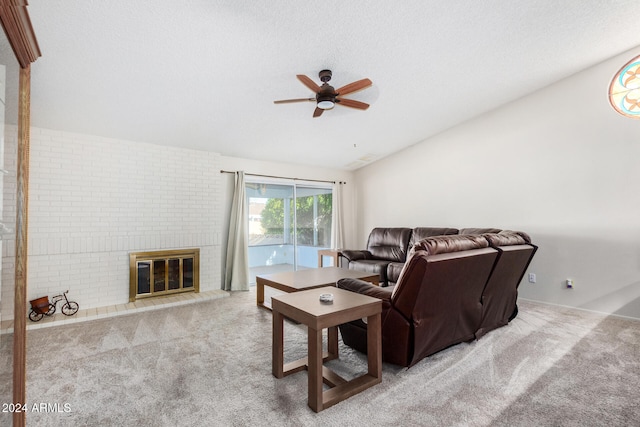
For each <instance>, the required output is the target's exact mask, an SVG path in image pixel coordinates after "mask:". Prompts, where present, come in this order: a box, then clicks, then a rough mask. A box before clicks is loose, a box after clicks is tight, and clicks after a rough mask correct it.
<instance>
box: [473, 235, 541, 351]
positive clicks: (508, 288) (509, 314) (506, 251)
mask: <svg viewBox="0 0 640 427" xmlns="http://www.w3.org/2000/svg"><path fill="white" fill-rule="evenodd" d="M483 236H484V237H485V238H486V239H487V240H488V241H489V245H491V247H493V248H496V249H497V250H498V252H499V254H498V260H497V261H496V265H495V266H494V268H493V271H492V272H491V276H490V277H489V280H488V281H487V285H486V286H485V289H484V291H483V293H482V321H481V322H480V327H479V328H478V331H477V332H476V338H480V337H481V336H483V335H484V334H486V333H487V332H489V331H491V330H493V329H496V328H499V327H501V326H504V325H506V324H507V323H509V322H510V321H511V320H512V319H513V318H514V317H516V315H517V314H518V306H517V304H516V300H517V298H518V285H520V282H521V281H522V277H523V276H524V274H525V272H526V271H527V268H528V267H529V264H530V263H531V260H532V259H533V256H534V255H535V253H536V251H537V250H538V247H537V246H536V245H534V244H532V243H531V238H530V237H529V235H527V234H526V233H523V232H519V231H506V230H505V231H501V232H500V233H498V234H484V235H483Z"/></svg>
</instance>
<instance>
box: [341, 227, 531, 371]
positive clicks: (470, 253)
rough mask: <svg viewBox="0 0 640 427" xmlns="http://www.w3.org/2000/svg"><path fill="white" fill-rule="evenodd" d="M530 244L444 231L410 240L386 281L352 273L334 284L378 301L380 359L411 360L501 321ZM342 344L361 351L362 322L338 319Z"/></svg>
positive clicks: (508, 314) (505, 235)
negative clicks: (396, 271) (396, 272)
mask: <svg viewBox="0 0 640 427" xmlns="http://www.w3.org/2000/svg"><path fill="white" fill-rule="evenodd" d="M536 250H537V247H536V246H535V245H532V244H531V241H530V238H529V236H527V235H526V234H525V233H521V232H512V231H502V232H500V233H490V234H484V235H445V236H438V237H431V238H427V239H426V240H422V241H420V242H417V243H416V244H415V245H414V246H413V247H412V249H411V250H410V254H409V255H408V261H407V262H406V263H405V265H404V268H403V269H402V272H401V274H400V277H399V278H398V282H397V284H396V285H395V286H393V287H386V288H383V287H378V286H373V285H371V284H369V283H367V282H363V281H360V280H353V279H342V280H340V281H338V287H340V288H343V289H348V290H351V291H353V292H359V293H363V294H366V295H370V296H373V297H377V298H380V299H382V300H383V312H382V357H383V360H384V361H385V362H388V363H393V364H396V365H401V366H413V365H414V364H415V363H417V362H419V361H420V360H421V359H422V358H424V357H426V356H429V355H431V354H433V353H436V352H438V351H440V350H442V349H444V348H447V347H449V346H451V345H455V344H458V343H460V342H465V341H471V340H473V339H476V338H479V337H481V336H482V335H484V334H486V333H487V332H488V331H490V330H492V329H495V328H498V327H500V326H504V325H506V324H507V323H508V322H509V321H510V320H511V319H512V318H513V317H515V315H516V313H517V306H516V299H517V287H518V284H519V283H520V280H521V279H522V277H523V275H524V273H525V271H526V269H527V267H528V265H529V263H530V262H531V259H532V258H533V255H534V254H535V252H536ZM340 332H341V335H342V339H343V341H344V343H345V344H346V345H348V346H350V347H353V348H355V349H356V350H359V351H361V352H364V353H366V324H365V323H364V322H363V321H361V320H358V321H354V322H350V323H346V324H343V325H340Z"/></svg>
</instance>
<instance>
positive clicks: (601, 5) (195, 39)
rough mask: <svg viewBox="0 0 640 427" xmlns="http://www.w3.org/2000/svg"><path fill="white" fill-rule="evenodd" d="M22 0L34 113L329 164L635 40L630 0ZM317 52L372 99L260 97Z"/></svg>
mask: <svg viewBox="0 0 640 427" xmlns="http://www.w3.org/2000/svg"><path fill="white" fill-rule="evenodd" d="M29 12H30V14H31V19H32V21H33V25H34V28H35V32H36V35H37V37H38V41H39V44H40V47H41V50H42V52H43V56H42V57H41V58H40V59H38V61H37V62H36V63H35V64H34V66H33V69H32V104H31V106H32V125H34V126H38V127H43V128H49V129H59V130H65V131H71V132H80V133H87V134H92V135H99V136H106V137H113V138H120V139H127V140H133V141H141V142H150V143H156V144H164V145H177V146H183V147H187V148H194V149H199V150H210V151H215V152H219V153H222V154H223V155H226V156H236V157H245V158H254V159H263V160H274V161H284V162H292V163H301V164H309V165H316V166H323V167H332V168H338V169H355V168H358V167H360V166H362V165H364V164H366V163H368V162H371V161H373V160H376V159H379V158H381V157H384V156H386V155H389V154H390V153H392V152H395V151H398V150H400V149H402V148H404V147H407V146H410V145H412V144H415V143H417V142H420V141H422V140H424V139H426V138H428V137H429V136H431V135H434V134H436V133H438V132H441V131H443V130H445V129H447V128H449V127H451V126H454V125H456V124H458V123H461V122H463V121H465V120H468V119H470V118H472V117H474V116H477V115H479V114H482V113H483V112H486V111H489V110H491V109H493V108H495V107H497V106H500V105H502V104H505V103H508V102H510V101H513V100H515V99H518V98H520V97H522V96H524V95H526V94H528V93H531V92H533V91H535V90H537V89H540V88H542V87H544V86H547V85H549V84H551V83H553V82H554V81H557V80H559V79H562V78H564V77H567V76H569V75H571V74H573V73H576V72H578V71H580V70H582V69H584V68H586V67H589V66H592V65H594V64H596V63H598V62H600V61H602V60H605V59H607V58H609V57H611V56H614V55H616V54H619V53H621V52H623V51H626V50H628V49H631V48H633V47H635V46H638V45H640V31H638V28H637V23H638V22H640V2H638V1H637V0H633V1H623V0H563V1H558V0H529V1H512V0H486V1H478V0H459V1H444V0H439V1H425V0H403V1H393V2H392V1H353V0H352V1H335V0H325V1H321V2H320V1H305V2H301V1H296V0H269V1H264V0H261V1H255V0H254V1H242V0H219V1H211V0H188V1H185V0H183V1H175V0H137V1H131V0H109V1H104V0H29ZM621 65H622V64H621ZM324 68H329V69H331V70H332V71H333V80H332V81H331V83H332V84H333V85H334V86H335V87H339V86H343V85H344V84H347V83H350V82H352V81H355V80H359V79H362V78H365V77H368V78H370V79H371V80H372V81H373V86H372V87H371V88H369V89H366V90H363V91H361V92H358V93H355V94H353V95H351V96H347V98H352V99H357V100H360V101H363V102H367V103H370V104H371V107H370V108H369V109H368V110H367V111H359V110H354V109H350V108H346V107H341V106H336V108H334V109H333V110H331V111H327V112H325V113H324V114H323V116H322V117H320V118H316V119H314V118H312V113H313V110H314V107H315V105H314V104H313V103H311V102H309V103H297V104H285V105H274V104H273V101H274V100H277V99H286V98H304V97H309V96H312V95H313V94H312V93H311V92H310V91H309V89H307V88H306V87H305V86H303V85H302V84H301V83H300V82H299V81H298V80H297V79H296V77H295V76H296V74H306V75H308V76H309V77H311V78H312V79H314V80H315V81H318V78H317V74H318V72H319V71H320V70H322V69H324ZM615 71H616V70H612V75H613V73H614V72H615ZM608 83H609V82H606V81H604V82H602V86H603V94H604V91H606V87H607V85H608ZM603 102H606V97H604V95H603Z"/></svg>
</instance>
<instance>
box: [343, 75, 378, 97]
mask: <svg viewBox="0 0 640 427" xmlns="http://www.w3.org/2000/svg"><path fill="white" fill-rule="evenodd" d="M372 84H373V82H372V81H371V80H369V79H362V80H358V81H357V82H353V83H349V84H348V85H346V86H342V87H341V88H339V89H336V93H337V94H338V95H346V94H348V93H353V92H357V91H359V90H362V89H365V88H368V87H369V86H371V85H372Z"/></svg>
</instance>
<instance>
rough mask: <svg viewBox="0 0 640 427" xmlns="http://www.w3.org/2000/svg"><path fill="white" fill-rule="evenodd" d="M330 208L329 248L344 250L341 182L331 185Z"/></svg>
mask: <svg viewBox="0 0 640 427" xmlns="http://www.w3.org/2000/svg"><path fill="white" fill-rule="evenodd" d="M332 200H333V203H332V207H331V248H332V249H343V248H344V246H343V245H344V225H343V221H342V182H336V183H335V184H333V196H332Z"/></svg>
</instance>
